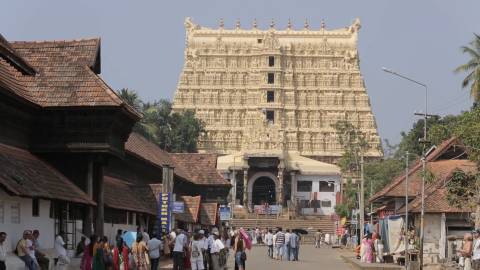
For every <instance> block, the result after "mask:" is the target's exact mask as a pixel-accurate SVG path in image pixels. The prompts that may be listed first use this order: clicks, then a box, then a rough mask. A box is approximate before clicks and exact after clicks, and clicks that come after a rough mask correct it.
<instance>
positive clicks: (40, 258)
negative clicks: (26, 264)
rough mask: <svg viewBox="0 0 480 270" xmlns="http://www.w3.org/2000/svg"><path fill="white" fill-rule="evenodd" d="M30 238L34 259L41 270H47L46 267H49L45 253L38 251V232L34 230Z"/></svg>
mask: <svg viewBox="0 0 480 270" xmlns="http://www.w3.org/2000/svg"><path fill="white" fill-rule="evenodd" d="M32 236H33V238H32V243H33V248H34V252H35V258H36V259H37V262H38V265H39V266H40V269H41V270H48V267H49V266H50V260H49V259H48V258H47V255H46V254H45V253H43V252H42V251H40V248H41V247H40V241H39V240H38V239H39V238H40V231H38V230H34V231H33V234H32Z"/></svg>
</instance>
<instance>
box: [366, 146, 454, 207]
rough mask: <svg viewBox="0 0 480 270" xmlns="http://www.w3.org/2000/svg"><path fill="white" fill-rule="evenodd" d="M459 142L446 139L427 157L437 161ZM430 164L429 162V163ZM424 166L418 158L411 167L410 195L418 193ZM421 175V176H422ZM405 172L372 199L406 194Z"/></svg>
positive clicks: (430, 160) (429, 159)
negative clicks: (419, 173) (421, 170)
mask: <svg viewBox="0 0 480 270" xmlns="http://www.w3.org/2000/svg"><path fill="white" fill-rule="evenodd" d="M456 144H458V139H457V138H455V137H452V138H450V139H448V140H446V141H443V142H442V143H441V144H440V145H439V146H438V147H437V148H436V149H435V150H434V151H433V152H432V153H430V155H428V157H427V161H428V162H432V161H435V160H436V159H437V158H439V157H440V156H441V155H442V154H443V153H445V152H446V151H447V150H448V149H449V148H450V147H452V146H454V145H456ZM427 164H428V163H427ZM421 168H422V162H421V160H416V161H415V162H414V163H413V165H412V166H410V168H409V171H408V172H409V174H408V177H409V179H408V180H409V187H410V189H409V196H414V195H416V194H417V193H418V190H419V183H418V181H419V180H418V173H417V172H418V171H419V170H420V169H421ZM420 177H421V176H420ZM404 185H405V173H402V174H401V175H399V176H397V177H396V178H394V179H392V181H391V182H390V183H389V184H387V185H386V186H385V187H384V188H383V189H381V190H380V191H378V192H377V193H375V194H374V195H373V196H372V197H371V199H370V201H375V200H377V199H380V198H382V197H389V196H393V197H395V196H405V187H404Z"/></svg>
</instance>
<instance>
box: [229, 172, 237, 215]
mask: <svg viewBox="0 0 480 270" xmlns="http://www.w3.org/2000/svg"><path fill="white" fill-rule="evenodd" d="M230 184H231V185H232V189H231V190H230V195H231V206H232V213H233V208H234V206H235V203H236V200H237V172H236V171H235V169H233V171H232V175H231V177H230Z"/></svg>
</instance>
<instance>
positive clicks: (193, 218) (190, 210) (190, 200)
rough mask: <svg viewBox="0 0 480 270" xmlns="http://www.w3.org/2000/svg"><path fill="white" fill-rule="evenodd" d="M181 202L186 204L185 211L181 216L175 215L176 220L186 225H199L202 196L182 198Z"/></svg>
mask: <svg viewBox="0 0 480 270" xmlns="http://www.w3.org/2000/svg"><path fill="white" fill-rule="evenodd" d="M179 200H180V201H183V202H184V203H185V211H184V212H183V213H181V214H175V219H177V220H180V221H183V222H186V223H197V222H198V217H199V213H200V201H201V197H200V196H195V197H192V196H180V199H179Z"/></svg>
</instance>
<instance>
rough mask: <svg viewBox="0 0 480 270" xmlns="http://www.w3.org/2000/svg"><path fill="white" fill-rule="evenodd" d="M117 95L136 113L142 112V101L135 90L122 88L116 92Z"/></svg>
mask: <svg viewBox="0 0 480 270" xmlns="http://www.w3.org/2000/svg"><path fill="white" fill-rule="evenodd" d="M117 93H118V95H119V96H120V97H121V98H122V99H123V101H125V102H126V103H127V104H128V105H130V106H132V107H133V108H134V109H135V110H137V111H138V112H141V111H142V100H141V99H140V97H139V96H138V94H137V92H136V91H135V90H130V89H128V88H122V89H120V91H117Z"/></svg>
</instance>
